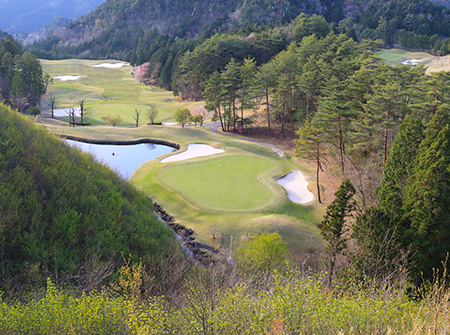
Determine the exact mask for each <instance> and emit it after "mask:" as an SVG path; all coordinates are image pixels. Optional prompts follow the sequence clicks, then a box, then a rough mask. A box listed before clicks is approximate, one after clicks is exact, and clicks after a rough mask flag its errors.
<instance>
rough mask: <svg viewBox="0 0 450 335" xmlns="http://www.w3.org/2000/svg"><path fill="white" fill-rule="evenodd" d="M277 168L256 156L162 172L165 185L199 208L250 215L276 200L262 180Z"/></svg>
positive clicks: (170, 168) (180, 167) (199, 163)
mask: <svg viewBox="0 0 450 335" xmlns="http://www.w3.org/2000/svg"><path fill="white" fill-rule="evenodd" d="M274 167H275V163H273V162H271V161H269V160H267V159H263V158H259V157H256V156H255V157H248V156H227V157H223V158H215V159H209V160H205V161H201V162H195V163H184V164H180V165H176V166H169V167H167V168H165V169H164V170H162V173H161V177H162V178H161V181H162V182H163V183H166V184H167V185H168V186H169V187H171V188H173V189H174V190H176V191H177V192H178V193H180V194H182V195H183V196H184V197H185V198H186V199H189V200H188V201H192V202H193V203H194V204H195V205H197V206H201V207H207V208H210V209H216V210H226V211H248V210H255V209H258V208H262V207H265V206H267V205H268V204H270V202H271V201H272V200H273V197H274V194H273V193H272V191H271V190H270V189H269V188H268V187H267V186H266V185H264V184H262V183H261V181H260V180H258V176H259V175H260V174H261V173H263V172H265V171H267V170H269V169H273V168H274Z"/></svg>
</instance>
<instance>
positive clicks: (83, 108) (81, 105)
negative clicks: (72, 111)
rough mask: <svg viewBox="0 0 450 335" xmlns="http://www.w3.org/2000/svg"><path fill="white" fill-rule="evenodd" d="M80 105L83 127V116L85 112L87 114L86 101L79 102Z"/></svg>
mask: <svg viewBox="0 0 450 335" xmlns="http://www.w3.org/2000/svg"><path fill="white" fill-rule="evenodd" d="M78 103H79V104H80V117H81V125H83V116H84V112H86V100H84V99H83V100H79V101H78Z"/></svg>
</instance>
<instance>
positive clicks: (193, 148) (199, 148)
mask: <svg viewBox="0 0 450 335" xmlns="http://www.w3.org/2000/svg"><path fill="white" fill-rule="evenodd" d="M222 152H225V150H222V149H217V148H214V147H212V146H210V145H208V144H195V143H189V144H188V146H187V150H186V151H183V152H182V153H179V154H176V155H173V156H169V157H166V158H163V159H161V163H169V162H176V161H182V160H185V159H189V158H194V157H203V156H209V155H214V154H220V153H222Z"/></svg>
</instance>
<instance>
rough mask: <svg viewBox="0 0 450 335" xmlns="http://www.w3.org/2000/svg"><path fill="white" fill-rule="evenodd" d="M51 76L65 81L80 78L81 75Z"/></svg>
mask: <svg viewBox="0 0 450 335" xmlns="http://www.w3.org/2000/svg"><path fill="white" fill-rule="evenodd" d="M53 78H55V79H59V80H61V81H67V80H78V79H80V78H81V76H55V77H53Z"/></svg>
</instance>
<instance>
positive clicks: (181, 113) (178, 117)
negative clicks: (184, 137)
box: [173, 108, 191, 128]
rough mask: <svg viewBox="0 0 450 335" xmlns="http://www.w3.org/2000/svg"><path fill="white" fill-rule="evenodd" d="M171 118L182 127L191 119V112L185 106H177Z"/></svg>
mask: <svg viewBox="0 0 450 335" xmlns="http://www.w3.org/2000/svg"><path fill="white" fill-rule="evenodd" d="M173 118H174V119H175V121H176V122H178V123H179V124H180V125H181V127H182V128H184V125H185V124H186V123H188V122H189V120H190V119H191V112H190V111H189V109H187V108H178V109H177V110H176V111H175V113H174V115H173Z"/></svg>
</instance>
